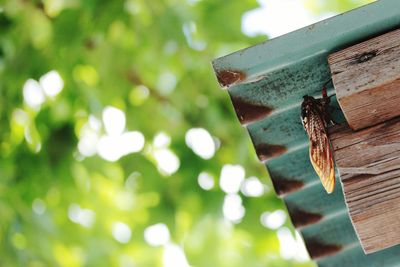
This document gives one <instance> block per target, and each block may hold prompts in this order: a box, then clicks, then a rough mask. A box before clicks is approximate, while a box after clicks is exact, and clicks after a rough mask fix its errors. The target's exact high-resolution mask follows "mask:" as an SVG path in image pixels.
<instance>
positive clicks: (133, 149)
mask: <svg viewBox="0 0 400 267" xmlns="http://www.w3.org/2000/svg"><path fill="white" fill-rule="evenodd" d="M119 142H120V145H121V148H122V153H121V154H122V156H125V155H128V154H131V153H137V152H139V151H141V150H142V149H143V147H144V142H145V140H144V135H143V134H142V133H141V132H139V131H132V132H125V133H123V134H122V135H121V138H120V141H119Z"/></svg>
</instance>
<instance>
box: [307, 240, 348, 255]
mask: <svg viewBox="0 0 400 267" xmlns="http://www.w3.org/2000/svg"><path fill="white" fill-rule="evenodd" d="M305 244H306V247H307V250H308V253H309V254H310V257H311V258H312V259H314V260H315V259H320V258H324V257H327V256H331V255H333V254H336V253H338V252H339V251H341V250H342V247H341V246H338V245H331V244H323V243H321V242H318V241H315V240H310V239H309V240H305Z"/></svg>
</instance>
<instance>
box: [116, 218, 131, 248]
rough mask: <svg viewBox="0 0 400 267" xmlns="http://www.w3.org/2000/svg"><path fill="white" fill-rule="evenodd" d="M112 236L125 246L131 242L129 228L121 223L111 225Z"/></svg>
mask: <svg viewBox="0 0 400 267" xmlns="http://www.w3.org/2000/svg"><path fill="white" fill-rule="evenodd" d="M112 235H113V237H114V238H115V240H117V241H118V242H120V243H123V244H126V243H128V242H129V241H130V240H131V235H132V232H131V228H129V226H128V225H127V224H125V223H123V222H115V223H113V224H112Z"/></svg>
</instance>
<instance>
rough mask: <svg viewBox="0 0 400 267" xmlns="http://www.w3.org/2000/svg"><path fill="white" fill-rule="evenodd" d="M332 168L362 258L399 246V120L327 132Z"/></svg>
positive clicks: (344, 127) (341, 126)
mask: <svg viewBox="0 0 400 267" xmlns="http://www.w3.org/2000/svg"><path fill="white" fill-rule="evenodd" d="M329 132H330V139H331V142H332V146H333V150H334V158H335V162H336V167H337V168H338V170H339V173H340V179H341V182H342V185H343V193H344V195H345V200H346V203H347V206H348V209H349V213H350V217H351V219H352V222H353V225H354V228H355V229H356V232H357V234H358V237H359V239H360V241H361V244H362V247H363V248H364V251H365V252H366V253H372V252H375V251H378V250H382V249H385V248H387V247H391V246H394V245H397V244H400V231H399V229H400V118H395V119H392V120H389V121H386V122H384V123H381V124H378V125H376V126H373V127H370V128H366V129H363V130H360V131H357V132H354V131H352V130H351V129H350V127H349V126H348V125H347V124H346V125H339V126H335V127H333V128H332V129H330V131H329Z"/></svg>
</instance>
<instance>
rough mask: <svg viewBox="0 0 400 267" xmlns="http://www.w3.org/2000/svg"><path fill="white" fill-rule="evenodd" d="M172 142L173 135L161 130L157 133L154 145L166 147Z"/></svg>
mask: <svg viewBox="0 0 400 267" xmlns="http://www.w3.org/2000/svg"><path fill="white" fill-rule="evenodd" d="M170 143H171V137H170V136H169V135H168V134H166V133H165V132H159V133H157V134H156V136H155V137H154V140H153V146H154V147H155V148H165V147H167V146H169V145H170Z"/></svg>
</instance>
